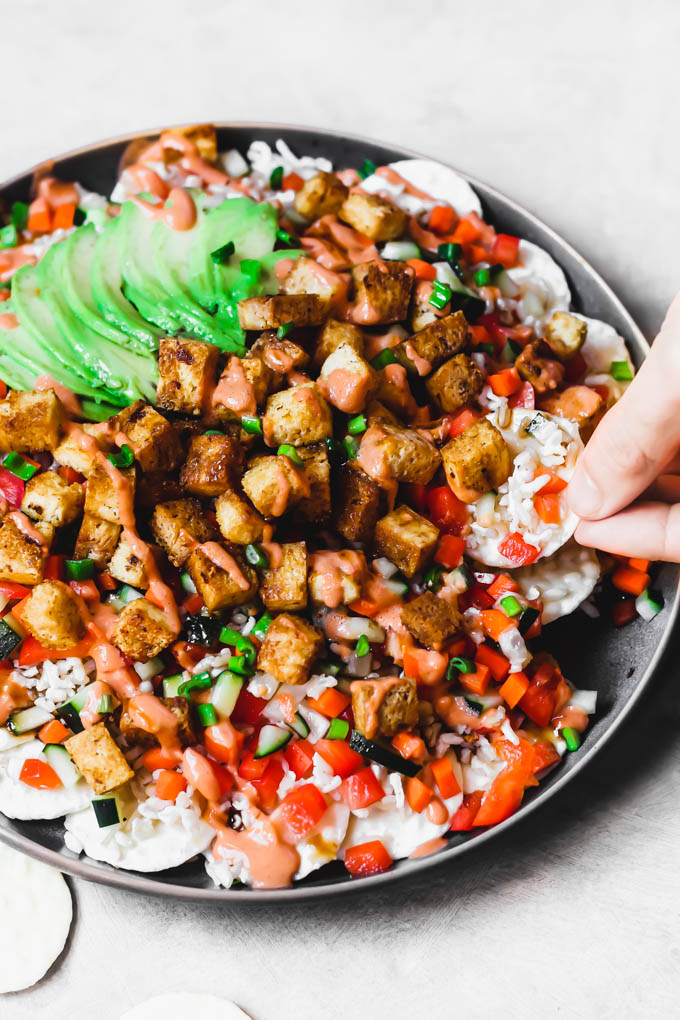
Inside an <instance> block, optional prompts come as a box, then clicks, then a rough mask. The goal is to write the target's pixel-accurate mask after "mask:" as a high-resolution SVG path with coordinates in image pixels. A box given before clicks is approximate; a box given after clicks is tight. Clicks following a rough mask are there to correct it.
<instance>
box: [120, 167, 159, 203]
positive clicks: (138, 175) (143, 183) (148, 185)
mask: <svg viewBox="0 0 680 1020" xmlns="http://www.w3.org/2000/svg"><path fill="white" fill-rule="evenodd" d="M126 175H127V179H128V180H130V181H132V183H134V185H135V186H136V187H137V188H138V190H139V191H148V192H149V194H151V195H155V196H156V198H160V199H162V201H165V199H166V198H167V197H168V195H169V194H170V188H169V186H168V184H166V182H165V181H164V180H163V178H162V177H161V176H160V174H157V173H156V171H155V170H152V169H151V167H150V166H144V165H143V164H142V163H132V164H131V165H130V166H128V167H126V168H125V170H124V171H123V181H124V182H125V181H126Z"/></svg>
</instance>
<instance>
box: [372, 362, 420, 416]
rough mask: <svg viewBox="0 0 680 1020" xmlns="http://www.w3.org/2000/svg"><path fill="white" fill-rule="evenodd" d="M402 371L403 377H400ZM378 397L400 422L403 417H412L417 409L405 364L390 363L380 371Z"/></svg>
mask: <svg viewBox="0 0 680 1020" xmlns="http://www.w3.org/2000/svg"><path fill="white" fill-rule="evenodd" d="M400 373H403V378H400ZM376 397H377V399H378V400H379V401H380V403H381V404H382V405H383V406H384V407H386V408H387V409H388V410H389V411H391V412H392V414H393V415H395V416H396V417H397V419H398V420H399V422H400V423H401V421H402V419H403V418H408V417H410V416H411V415H413V414H414V413H415V411H416V410H417V404H416V401H415V400H414V399H413V393H412V392H411V387H410V385H409V382H408V377H407V373H406V369H405V368H404V367H403V365H388V366H387V367H386V368H383V369H381V370H380V371H379V372H378V392H377V393H376Z"/></svg>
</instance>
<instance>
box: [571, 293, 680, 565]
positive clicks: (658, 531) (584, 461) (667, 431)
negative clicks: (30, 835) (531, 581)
mask: <svg viewBox="0 0 680 1020" xmlns="http://www.w3.org/2000/svg"><path fill="white" fill-rule="evenodd" d="M567 494H568V498H569V503H570V505H571V508H572V510H573V511H574V513H576V514H578V516H579V517H581V518H582V520H581V523H580V524H579V526H578V527H577V529H576V540H577V541H578V542H580V543H581V544H582V545H589V546H594V547H596V548H598V549H603V550H606V551H607V552H613V553H620V554H622V555H625V556H636V557H640V558H641V559H647V560H670V561H672V562H680V294H679V295H678V296H677V297H676V298H675V300H674V301H673V304H672V305H671V306H670V308H669V310H668V313H667V314H666V318H665V320H664V323H663V325H662V327H661V330H660V332H659V335H658V336H657V338H656V340H655V341H654V345H653V347H652V350H651V353H650V355H649V357H648V358H647V359H646V360H645V362H644V364H643V365H642V368H641V369H640V371H639V372H638V374H637V376H636V377H635V379H634V380H633V382H632V383H631V385H630V386H629V387H628V389H627V391H626V392H625V393H624V395H623V397H622V398H621V400H619V402H618V403H617V404H615V405H614V407H612V408H611V409H610V410H609V411H608V412H607V414H606V415H605V417H604V418H603V420H602V422H601V423H600V425H599V426H598V428H597V429H596V430H595V433H594V435H593V437H592V439H591V440H590V442H589V443H588V445H587V446H586V448H585V451H584V452H583V454H582V455H581V458H580V460H579V462H578V464H577V466H576V470H575V472H574V476H573V478H572V480H571V482H570V483H569V488H568V490H567ZM638 497H642V498H638Z"/></svg>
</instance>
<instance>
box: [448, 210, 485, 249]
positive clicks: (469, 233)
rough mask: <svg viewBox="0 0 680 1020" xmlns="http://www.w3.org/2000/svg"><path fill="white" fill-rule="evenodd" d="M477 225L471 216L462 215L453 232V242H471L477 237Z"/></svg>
mask: <svg viewBox="0 0 680 1020" xmlns="http://www.w3.org/2000/svg"><path fill="white" fill-rule="evenodd" d="M479 233H480V231H479V226H478V225H477V223H476V222H475V221H474V220H473V219H472V217H471V216H463V217H462V219H461V220H459V222H458V226H457V227H456V229H455V230H454V232H453V235H452V240H453V243H454V244H472V242H473V241H476V240H477V238H478V237H479Z"/></svg>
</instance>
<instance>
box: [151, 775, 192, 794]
mask: <svg viewBox="0 0 680 1020" xmlns="http://www.w3.org/2000/svg"><path fill="white" fill-rule="evenodd" d="M186 788H187V781H186V779H185V778H184V776H182V775H180V773H179V772H175V771H173V770H170V769H163V771H162V772H161V774H160V775H159V777H158V779H157V780H156V791H155V793H156V796H157V797H159V798H160V799H161V800H177V798H178V797H179V795H180V793H184V791H185V790H186Z"/></svg>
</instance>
